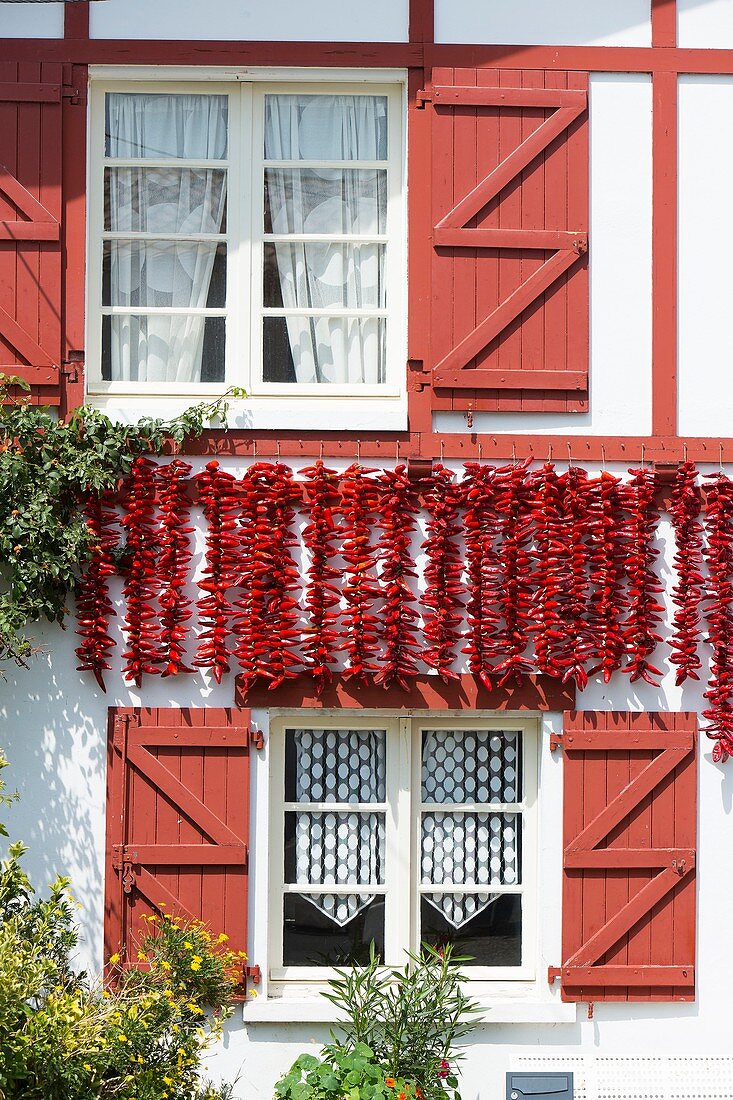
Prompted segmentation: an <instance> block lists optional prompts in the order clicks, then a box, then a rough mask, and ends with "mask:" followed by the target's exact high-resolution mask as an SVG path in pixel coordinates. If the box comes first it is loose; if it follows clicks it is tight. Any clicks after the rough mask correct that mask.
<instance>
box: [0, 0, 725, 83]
mask: <svg viewBox="0 0 733 1100" xmlns="http://www.w3.org/2000/svg"><path fill="white" fill-rule="evenodd" d="M75 6H76V5H75ZM307 47H308V60H309V63H310V64H312V65H318V66H331V65H336V66H338V65H346V66H363V67H365V68H369V67H371V66H377V67H382V66H395V67H403V68H419V67H421V66H422V65H423V63H425V65H426V66H428V67H429V66H432V65H442V66H448V67H451V66H462V67H468V68H495V67H497V66H501V67H506V68H517V69H532V68H536V69H562V70H576V71H581V72H608V73H624V72H633V73H654V72H678V73H721V74H727V73H733V50H728V49H725V50H723V49H721V50H715V49H713V50H708V49H679V48H677V49H671V48H652V47H648V46H638V47H637V46H629V47H627V46H492V45H452V44H430V43H428V42H426V43H425V45H423V44H422V43H420V42H343V43H342V42H308V43H307ZM0 56H5V57H12V58H15V59H16V60H18V61H26V60H31V61H38V60H43V61H60V62H69V63H76V64H82V65H89V64H125V63H128V64H133V65H134V64H161V63H162V59H165V64H169V65H174V64H188V65H197V64H200V65H239V66H242V65H258V64H259V65H302V63H303V44H302V43H294V42H271V41H269V42H190V41H171V42H169V41H162V42H161V41H159V40H151V39H146V40H141V41H138V40H134V39H132V40H127V39H119V40H118V39H101V38H100V39H90V40H89V41H84V40H75V39H53V38H50V39H28V38H25V39H23V38H3V39H0Z"/></svg>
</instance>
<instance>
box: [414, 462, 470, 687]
mask: <svg viewBox="0 0 733 1100" xmlns="http://www.w3.org/2000/svg"><path fill="white" fill-rule="evenodd" d="M461 501H462V491H461V488H460V486H459V485H457V484H456V481H455V477H454V475H453V473H452V472H451V471H450V470H447V469H446V468H445V466H443V465H442V464H441V463H436V464H435V465H434V466H433V470H432V474H431V476H430V478H428V479H427V480H426V486H425V511H426V513H427V520H426V530H427V537H426V539H425V542H424V543H423V546H422V549H423V553H424V554H425V558H426V564H425V582H424V583H425V591H424V592H423V595H422V604H423V607H424V608H427V610H426V611H424V612H423V619H424V626H423V635H424V638H425V642H426V645H425V648H424V649H423V651H422V654H421V656H422V659H423V661H424V662H425V664H426V665H427V666H428V668H434V669H435V671H436V672H437V673H438V675H439V676H440V677H441V679H443V680H445V681H446V682H448V680H455V679H457V678H458V673H456V672H454V671H453V669H452V666H453V662H454V660H455V657H456V650H457V647H458V643H459V641H460V637H461V623H462V621H463V616H462V612H463V600H462V598H461V597H462V595H463V592H464V590H465V586H464V584H463V559H462V556H461V553H460V550H459V547H458V539H459V537H460V534H461V524H460V510H461Z"/></svg>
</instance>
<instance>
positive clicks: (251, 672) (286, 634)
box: [235, 462, 302, 696]
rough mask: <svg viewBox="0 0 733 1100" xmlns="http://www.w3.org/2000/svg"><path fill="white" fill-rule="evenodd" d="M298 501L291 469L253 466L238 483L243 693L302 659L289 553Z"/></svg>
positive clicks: (276, 680) (296, 576)
mask: <svg viewBox="0 0 733 1100" xmlns="http://www.w3.org/2000/svg"><path fill="white" fill-rule="evenodd" d="M301 499H302V494H301V489H300V486H299V485H297V484H296V483H295V481H294V480H293V475H292V470H290V469H289V467H287V466H285V465H283V464H282V463H277V464H275V465H271V464H269V463H264V462H260V463H255V464H254V465H253V466H250V468H249V469H248V470H247V473H246V474H245V476H244V478H243V480H242V505H243V507H242V524H243V528H242V533H241V546H242V552H243V562H242V566H243V568H242V588H243V592H242V595H241V596H240V598H239V599H238V600H237V601H236V606H237V607H238V608H239V614H238V615H237V616H236V618H235V632H236V635H237V647H236V649H235V654H236V656H237V659H238V660H239V663H240V666H241V668H242V686H243V691H244V694H245V696H246V693H247V692H248V691H249V690H250V688H251V687H252V685H253V684H254V682H255V680H256V679H257V678H258V677H261V678H262V679H265V680H268V681H269V682H270V689H271V690H273V689H274V688H276V687H278V686H279V685H280V684H281V683H282V682H283V680H285V679H286V678H288V677H291V676H295V675H296V674H297V668H298V666H300V665H302V658H301V657H300V655H299V653H298V643H299V640H300V633H301V631H300V607H299V605H298V600H297V599H296V598H295V597H294V596H293V593H294V592H297V591H299V589H300V571H299V569H298V566H297V564H296V562H295V560H294V559H293V556H292V554H291V552H290V551H291V548H292V547H293V546H295V545H297V542H298V540H297V539H296V538H295V536H294V533H293V523H294V520H295V509H294V507H293V505H294V504H295V503H296V502H297V501H300V500H301Z"/></svg>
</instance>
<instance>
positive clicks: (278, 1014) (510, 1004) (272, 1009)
mask: <svg viewBox="0 0 733 1100" xmlns="http://www.w3.org/2000/svg"><path fill="white" fill-rule="evenodd" d="M480 1004H481V1007H482V1009H483V1015H482V1017H481V1020H480V1021H479V1025H481V1024H487V1025H490V1024H572V1023H575V1021H576V1019H577V1011H578V1006H577V1005H576V1004H565V1003H564V1002H562V1001H559V1000H558V1001H509V1000H506V1001H481V1002H480ZM243 1016H244V1022H245V1024H274V1023H281V1024H298V1023H304V1024H320V1023H323V1024H337V1023H340V1022H342V1021H343V1020H344V1016H343V1014H342V1013H340V1012H338V1011H337V1009H336V1008H335V1007H334V1006H333V1005H331V1004H329V1003H328V1001H326V1000H325V999H324V998H322V997H314V998H312V999H310V1000H295V999H292V1000H291V999H290V998H286V997H271V998H269V999H268V998H266V997H263V998H262V999H261V1000H257V999H256V1000H254V1001H248V1002H247V1003H246V1004H245V1006H244V1013H243Z"/></svg>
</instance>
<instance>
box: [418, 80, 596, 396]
mask: <svg viewBox="0 0 733 1100" xmlns="http://www.w3.org/2000/svg"><path fill="white" fill-rule="evenodd" d="M425 95H426V97H427V98H426V101H425V106H424V110H425V111H426V112H427V114H428V116H429V126H428V127H426V128H424V129H423V130H422V131H421V129H420V126H419V123H418V125H417V127H413V131H414V133H415V134H416V138H415V140H416V141H425V140H429V141H430V145H431V155H430V160H431V164H432V170H431V200H430V203H429V204H428V203H425V204H424V206H425V214H426V216H427V217H429V219H430V224H429V226H426V227H424V228H423V232H427V233H428V234H430V235H431V237H432V245H433V248H432V255H431V256H430V263H431V275H430V300H429V306H428V308H429V318H428V317H426V318H425V322H426V323H425V324H422V323H421V324H420V325H418V326H413V328H412V332H413V333H415V331H416V329H417V331H418V333H419V330H420V329H422V330H424V332H425V336H424V337H422V338H421V337H420V336H419V334H418V335H417V341H416V342H417V344H418V345H419V346H417V347H416V346H415V341H413V346H412V347H411V352H410V354H411V357H412V358H414V359H417V360H421V361H422V363H423V370H424V371H425V372H426V374H427V376H428V378H429V381H430V384H431V385H432V387H433V394H434V396H433V408H436V409H441V408H442V409H452V408H459V409H466V408H468V407H472V408H473V409H484V410H503V411H514V410H516V411H557V412H567V411H582V410H585V409H587V407H588V347H589V337H588V328H589V317H588V309H589V305H588V303H589V295H588V264H587V247H588V173H589V163H588V111H587V98H588V76H587V73H575V72H559V71H556V70H553V71H548V72H543V71H541V70H522V71H512V70H498V69H446V68H436V69H434V70H433V73H432V88H429V89H428V90H427V91H426V93H425ZM418 102H419V100H418ZM413 180H414V177H413ZM412 198H413V196H411V199H412ZM413 225H414V223H412V222H411V227H412V226H413ZM413 255H414V251H413V249H412V247H411V256H413ZM416 274H417V277H418V279H419V278H420V275H419V273H416ZM412 302H413V303H414V304H415V308H416V309H417V311H418V313H419V312H420V296H419V294H418V295H417V296H416V295H413V297H412ZM425 304H427V296H425ZM426 340H427V341H428V343H427V344H426V343H425V342H424V341H426Z"/></svg>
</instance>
